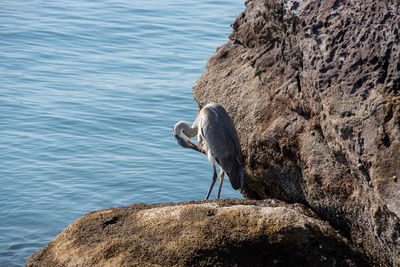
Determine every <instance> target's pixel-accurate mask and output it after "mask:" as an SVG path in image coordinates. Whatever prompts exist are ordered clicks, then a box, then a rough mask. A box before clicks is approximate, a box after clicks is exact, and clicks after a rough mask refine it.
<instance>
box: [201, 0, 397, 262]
mask: <svg viewBox="0 0 400 267" xmlns="http://www.w3.org/2000/svg"><path fill="white" fill-rule="evenodd" d="M399 5H400V4H399V1H394V0H378V1H377V0H365V1H341V0H305V1H294V0H286V1H283V2H282V1H275V0H247V1H246V10H245V11H244V12H243V13H242V14H240V15H239V16H238V17H237V19H236V20H235V22H234V23H233V24H232V28H233V31H232V34H231V35H230V42H228V43H227V44H225V45H223V46H222V47H220V48H218V49H217V52H216V53H215V55H213V56H212V57H211V58H210V59H209V60H208V62H207V70H206V72H205V73H204V74H203V75H202V76H201V77H200V78H199V80H198V81H197V82H196V84H195V85H194V87H193V95H194V98H195V100H196V101H197V103H198V104H199V107H200V108H201V107H203V106H204V105H205V104H207V103H208V102H218V103H220V104H222V105H223V106H224V107H225V108H226V109H227V111H228V113H229V114H230V116H231V117H232V120H233V122H234V124H235V127H236V129H237V132H238V135H239V139H240V143H241V146H242V153H243V159H244V165H245V168H246V174H245V185H244V188H243V190H242V193H243V194H244V195H245V196H246V197H248V198H251V199H264V198H268V197H274V198H279V199H282V200H285V201H288V202H292V203H294V202H298V203H303V204H304V205H306V206H308V207H310V208H311V209H312V210H314V211H315V212H316V213H317V214H318V216H320V218H322V219H324V220H327V221H329V222H330V223H331V224H332V225H333V226H334V227H335V228H336V229H339V230H340V231H341V232H342V233H343V234H344V235H345V236H346V237H348V238H349V239H350V240H351V241H352V242H354V244H356V245H357V246H359V247H361V248H362V249H363V250H364V252H365V253H366V254H367V255H368V257H369V258H370V260H371V261H373V262H375V263H376V264H382V265H387V266H391V265H395V266H399V265H400V219H399V217H400V60H399V56H400V40H399V34H400V32H399V30H400V29H399V27H400V14H399V13H400V6H399Z"/></svg>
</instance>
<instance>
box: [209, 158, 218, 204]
mask: <svg viewBox="0 0 400 267" xmlns="http://www.w3.org/2000/svg"><path fill="white" fill-rule="evenodd" d="M216 181H217V170H216V169H215V164H213V178H212V182H211V186H210V189H208V193H207V197H206V200H207V199H208V197H209V196H210V194H211V190H212V189H213V187H214V184H215V182H216Z"/></svg>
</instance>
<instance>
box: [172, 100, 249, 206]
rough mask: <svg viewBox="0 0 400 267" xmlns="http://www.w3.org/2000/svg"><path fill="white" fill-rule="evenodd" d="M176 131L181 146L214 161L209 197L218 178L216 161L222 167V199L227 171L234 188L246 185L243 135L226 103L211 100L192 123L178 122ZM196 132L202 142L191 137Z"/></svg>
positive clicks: (220, 185) (219, 193)
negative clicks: (239, 134) (225, 106)
mask: <svg viewBox="0 0 400 267" xmlns="http://www.w3.org/2000/svg"><path fill="white" fill-rule="evenodd" d="M173 131H174V136H175V139H176V141H177V143H178V144H179V145H180V146H182V147H184V148H192V149H194V150H197V151H199V152H201V153H204V154H206V155H207V156H208V160H209V161H210V163H211V164H212V167H213V177H212V181H211V186H210V189H209V190H208V192H207V196H206V200H207V199H208V198H209V196H210V194H211V191H212V189H213V187H214V184H215V182H216V180H217V170H216V167H215V165H216V164H217V165H218V166H219V167H220V176H219V177H220V181H219V188H218V196H217V198H218V199H219V198H220V195H221V187H222V182H223V180H224V174H225V173H226V174H227V175H228V177H229V180H230V182H231V185H232V187H233V189H235V190H237V189H239V188H241V187H242V186H243V168H242V165H241V162H242V156H241V149H240V143H239V138H238V136H237V133H236V130H235V127H234V126H233V123H232V121H231V119H230V117H229V115H228V113H227V112H226V110H225V109H224V107H223V106H221V105H220V104H217V103H214V102H211V103H208V104H207V105H205V106H204V107H203V108H202V109H201V110H200V111H199V113H198V114H197V117H196V119H195V121H194V123H193V125H192V126H190V125H189V124H188V123H187V122H184V121H180V122H178V123H176V124H175V126H174V129H173ZM196 135H197V140H198V144H195V143H194V142H192V141H191V138H193V137H195V136H196Z"/></svg>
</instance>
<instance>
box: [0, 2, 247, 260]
mask: <svg viewBox="0 0 400 267" xmlns="http://www.w3.org/2000/svg"><path fill="white" fill-rule="evenodd" d="M243 2H244V1H243V0H226V1H225V0H222V1H198V0H169V1H164V0H146V1H138V0H135V1H127V0H121V1H108V0H102V1H91V0H86V1H65V0H64V1H22V0H13V1H2V3H1V4H0V266H20V265H23V264H24V262H25V260H26V258H27V257H28V256H29V255H30V254H31V253H33V252H36V251H38V250H39V249H40V248H41V247H43V246H44V245H45V244H46V243H48V242H49V241H51V240H52V239H53V238H54V237H55V236H56V235H57V234H59V233H60V232H61V231H62V230H63V229H64V228H65V227H66V226H68V225H69V224H70V223H71V222H73V221H74V220H76V219H77V218H78V217H80V216H81V215H83V214H84V213H86V212H88V211H92V210H97V209H103V208H109V207H115V206H121V205H128V204H131V203H137V202H145V203H152V202H169V201H185V200H201V199H203V198H204V197H205V195H206V193H207V190H208V187H209V185H210V182H211V174H212V173H211V171H212V168H211V165H210V164H209V163H208V162H207V159H206V157H205V156H204V155H201V154H200V153H197V152H195V151H192V150H187V149H183V148H181V147H179V146H178V145H177V144H176V143H175V140H174V137H173V135H172V127H173V125H174V124H175V123H176V122H177V121H179V120H186V121H188V122H192V121H193V120H194V118H195V116H196V112H197V104H196V103H195V102H194V100H193V98H192V92H191V88H192V85H193V84H194V82H195V81H196V80H197V79H198V77H199V76H200V75H201V74H202V73H203V72H204V70H205V63H206V60H207V59H208V58H209V57H210V56H211V55H212V54H213V53H214V52H215V49H216V48H217V47H218V46H220V45H222V44H224V43H225V42H227V41H228V39H227V36H228V35H229V33H230V32H231V29H230V27H229V25H230V23H232V22H233V20H234V18H235V17H236V16H237V15H238V14H239V13H240V12H241V11H242V10H243V9H244V4H243ZM216 191H217V190H214V192H213V195H212V197H215V194H216ZM222 197H224V198H225V197H241V195H240V193H239V192H237V191H234V190H233V189H232V188H231V186H230V184H229V182H228V180H227V179H226V180H225V183H224V187H223V189H222Z"/></svg>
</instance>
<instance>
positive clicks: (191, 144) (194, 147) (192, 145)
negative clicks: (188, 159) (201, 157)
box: [188, 140, 207, 154]
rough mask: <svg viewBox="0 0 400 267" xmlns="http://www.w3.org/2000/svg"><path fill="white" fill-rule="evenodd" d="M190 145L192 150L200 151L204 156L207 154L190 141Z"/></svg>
mask: <svg viewBox="0 0 400 267" xmlns="http://www.w3.org/2000/svg"><path fill="white" fill-rule="evenodd" d="M188 145H189V146H190V148H192V149H194V150H196V151H199V152H200V153H203V154H207V153H206V152H205V151H203V150H202V149H201V148H200V147H199V146H198V145H196V144H195V143H193V142H192V141H190V140H188Z"/></svg>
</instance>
